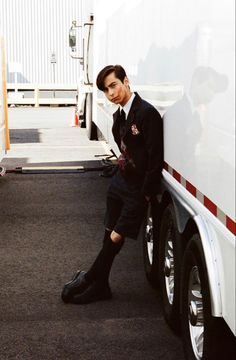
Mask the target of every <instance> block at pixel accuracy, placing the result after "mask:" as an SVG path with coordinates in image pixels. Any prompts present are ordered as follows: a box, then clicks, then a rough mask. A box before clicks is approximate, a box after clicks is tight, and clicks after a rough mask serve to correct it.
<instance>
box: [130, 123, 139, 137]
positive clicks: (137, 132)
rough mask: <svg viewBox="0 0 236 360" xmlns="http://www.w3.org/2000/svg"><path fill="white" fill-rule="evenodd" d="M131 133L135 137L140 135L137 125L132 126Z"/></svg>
mask: <svg viewBox="0 0 236 360" xmlns="http://www.w3.org/2000/svg"><path fill="white" fill-rule="evenodd" d="M131 131H132V134H133V135H138V134H140V131H139V130H138V128H137V126H136V125H135V124H133V125H131Z"/></svg>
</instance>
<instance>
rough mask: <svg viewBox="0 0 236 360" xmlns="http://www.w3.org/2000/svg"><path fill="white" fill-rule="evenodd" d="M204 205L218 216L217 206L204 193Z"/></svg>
mask: <svg viewBox="0 0 236 360" xmlns="http://www.w3.org/2000/svg"><path fill="white" fill-rule="evenodd" d="M204 205H205V206H206V208H207V209H208V210H209V211H210V212H211V213H212V214H213V215H215V216H217V206H216V205H215V204H214V203H213V202H212V201H211V200H210V199H209V198H208V197H207V196H205V195H204Z"/></svg>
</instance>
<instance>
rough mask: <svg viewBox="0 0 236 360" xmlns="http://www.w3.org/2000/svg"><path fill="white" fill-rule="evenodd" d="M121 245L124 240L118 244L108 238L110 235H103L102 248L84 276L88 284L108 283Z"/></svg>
mask: <svg viewBox="0 0 236 360" xmlns="http://www.w3.org/2000/svg"><path fill="white" fill-rule="evenodd" d="M110 233H111V232H110ZM123 243H124V240H121V241H119V242H118V243H114V242H113V241H112V240H111V238H110V234H108V233H105V236H104V240H103V247H102V249H101V251H100V252H99V254H98V256H97V258H96V259H95V261H94V263H93V265H92V266H91V268H90V269H89V270H88V272H87V273H86V275H85V278H86V280H87V281H88V282H93V281H101V282H107V281H108V278H109V274H110V270H111V267H112V264H113V261H114V258H115V256H116V255H117V254H118V253H119V251H120V249H121V248H122V246H123Z"/></svg>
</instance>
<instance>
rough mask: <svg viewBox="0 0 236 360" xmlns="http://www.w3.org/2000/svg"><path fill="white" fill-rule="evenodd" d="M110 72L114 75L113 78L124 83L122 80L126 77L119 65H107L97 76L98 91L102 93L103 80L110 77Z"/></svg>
mask: <svg viewBox="0 0 236 360" xmlns="http://www.w3.org/2000/svg"><path fill="white" fill-rule="evenodd" d="M112 72H114V73H115V77H116V78H117V79H119V80H121V81H122V83H123V82H124V78H125V77H126V72H125V69H124V68H123V67H122V66H121V65H107V66H105V67H104V68H103V69H102V70H101V71H100V72H99V74H98V76H97V81H96V84H97V87H98V89H99V90H101V91H104V90H105V88H104V80H105V78H106V77H107V76H108V75H110V74H111V73H112Z"/></svg>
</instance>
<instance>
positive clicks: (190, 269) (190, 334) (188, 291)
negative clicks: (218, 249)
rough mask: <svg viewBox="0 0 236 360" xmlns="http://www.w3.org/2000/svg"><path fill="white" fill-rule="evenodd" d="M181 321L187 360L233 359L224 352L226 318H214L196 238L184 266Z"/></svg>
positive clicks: (196, 237) (204, 266)
mask: <svg viewBox="0 0 236 360" xmlns="http://www.w3.org/2000/svg"><path fill="white" fill-rule="evenodd" d="M181 280H182V294H181V296H182V301H181V313H182V314H181V322H182V338H183V344H184V351H185V355H186V359H188V360H206V359H207V360H216V359H224V358H225V359H227V360H228V359H233V357H232V353H231V355H230V351H231V350H230V348H229V347H228V346H227V348H226V349H224V342H225V340H226V339H225V338H224V334H223V329H224V327H222V326H221V322H222V319H220V318H214V317H212V315H211V300H210V299H211V297H210V290H209V283H208V276H207V269H206V265H205V260H204V255H203V250H202V248H201V239H200V236H199V235H198V234H195V235H193V237H192V238H191V240H190V242H189V244H188V247H187V249H186V251H185V254H184V259H183V267H182V279H181Z"/></svg>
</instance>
